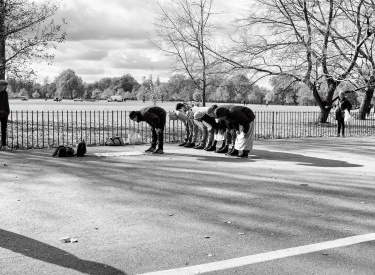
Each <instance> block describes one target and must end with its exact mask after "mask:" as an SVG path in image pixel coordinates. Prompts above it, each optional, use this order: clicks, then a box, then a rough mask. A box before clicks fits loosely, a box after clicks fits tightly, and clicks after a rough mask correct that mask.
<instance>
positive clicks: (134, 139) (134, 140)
mask: <svg viewBox="0 0 375 275" xmlns="http://www.w3.org/2000/svg"><path fill="white" fill-rule="evenodd" d="M127 143H128V144H130V145H140V144H142V138H141V135H140V134H139V133H130V134H129V137H128V142H127Z"/></svg>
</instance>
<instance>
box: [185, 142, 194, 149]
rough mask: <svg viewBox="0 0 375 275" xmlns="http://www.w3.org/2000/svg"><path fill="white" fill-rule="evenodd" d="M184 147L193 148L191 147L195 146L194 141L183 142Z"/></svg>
mask: <svg viewBox="0 0 375 275" xmlns="http://www.w3.org/2000/svg"><path fill="white" fill-rule="evenodd" d="M184 147H185V148H193V147H195V143H191V142H189V143H187V144H185V146H184Z"/></svg>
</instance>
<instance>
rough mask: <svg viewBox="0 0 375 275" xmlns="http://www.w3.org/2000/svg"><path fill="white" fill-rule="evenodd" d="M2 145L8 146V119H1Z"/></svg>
mask: <svg viewBox="0 0 375 275" xmlns="http://www.w3.org/2000/svg"><path fill="white" fill-rule="evenodd" d="M0 123H1V145H2V146H5V145H7V126H8V117H7V116H6V117H1V118H0Z"/></svg>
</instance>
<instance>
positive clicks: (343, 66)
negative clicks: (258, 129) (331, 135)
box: [220, 0, 374, 122]
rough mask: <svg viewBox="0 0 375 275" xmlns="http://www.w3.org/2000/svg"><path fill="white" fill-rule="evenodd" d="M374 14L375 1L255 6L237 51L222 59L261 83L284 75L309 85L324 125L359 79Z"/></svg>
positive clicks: (284, 1) (292, 0)
mask: <svg viewBox="0 0 375 275" xmlns="http://www.w3.org/2000/svg"><path fill="white" fill-rule="evenodd" d="M373 11H374V3H373V1H366V0H329V1H318V0H310V1H307V0H256V5H255V6H253V7H252V9H251V10H250V11H249V13H248V15H247V16H246V17H244V18H242V19H239V20H238V21H237V24H238V32H237V34H236V35H234V36H233V41H234V44H235V46H234V47H233V48H232V49H231V50H230V51H229V54H228V55H225V56H223V55H222V56H220V58H221V59H222V60H225V61H226V62H228V63H229V64H231V65H232V66H234V67H235V68H238V69H250V70H252V71H253V72H254V74H255V75H258V77H264V76H265V75H284V76H289V77H291V79H294V81H299V82H303V83H305V84H306V85H307V86H308V87H309V89H310V90H311V91H312V93H313V95H314V98H315V99H316V101H317V103H318V105H319V106H320V108H321V110H322V119H321V121H322V122H324V116H326V114H327V112H329V108H328V109H327V108H326V107H327V106H330V105H331V103H332V100H333V94H334V92H335V90H336V88H337V87H338V86H339V85H340V83H342V82H344V81H350V80H351V78H355V77H356V74H357V68H358V66H359V64H360V63H361V62H362V61H361V58H362V57H363V48H365V47H366V45H367V43H368V41H369V39H370V38H371V37H372V36H373V32H374V24H373V20H374V12H373ZM322 85H325V86H326V87H327V88H326V89H325V90H326V91H325V92H324V97H325V98H324V97H323V95H322V94H320V93H319V91H321V89H320V88H321V86H322Z"/></svg>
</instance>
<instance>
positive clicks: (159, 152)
mask: <svg viewBox="0 0 375 275" xmlns="http://www.w3.org/2000/svg"><path fill="white" fill-rule="evenodd" d="M152 153H153V154H164V151H163V149H157V150H155V151H154V152H152Z"/></svg>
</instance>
